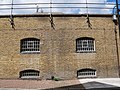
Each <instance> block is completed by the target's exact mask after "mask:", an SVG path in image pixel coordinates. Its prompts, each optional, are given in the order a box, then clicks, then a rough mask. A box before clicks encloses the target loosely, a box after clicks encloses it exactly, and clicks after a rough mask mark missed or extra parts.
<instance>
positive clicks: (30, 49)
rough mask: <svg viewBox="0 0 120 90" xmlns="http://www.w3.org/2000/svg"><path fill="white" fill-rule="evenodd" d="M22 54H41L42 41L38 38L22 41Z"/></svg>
mask: <svg viewBox="0 0 120 90" xmlns="http://www.w3.org/2000/svg"><path fill="white" fill-rule="evenodd" d="M21 53H40V40H39V39H36V38H26V39H22V40H21Z"/></svg>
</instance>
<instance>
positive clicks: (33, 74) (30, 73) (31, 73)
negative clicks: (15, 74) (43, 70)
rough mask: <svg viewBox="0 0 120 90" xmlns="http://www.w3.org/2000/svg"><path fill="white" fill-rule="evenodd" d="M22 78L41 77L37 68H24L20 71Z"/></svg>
mask: <svg viewBox="0 0 120 90" xmlns="http://www.w3.org/2000/svg"><path fill="white" fill-rule="evenodd" d="M19 75H20V78H28V79H34V78H39V71H37V70H30V69H29V70H24V71H21V72H20V73H19Z"/></svg>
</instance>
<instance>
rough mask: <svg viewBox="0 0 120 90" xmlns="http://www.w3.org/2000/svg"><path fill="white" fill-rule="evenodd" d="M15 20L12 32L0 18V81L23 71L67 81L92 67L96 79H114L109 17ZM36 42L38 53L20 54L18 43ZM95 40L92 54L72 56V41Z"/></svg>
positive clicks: (111, 23) (111, 26) (73, 42)
mask: <svg viewBox="0 0 120 90" xmlns="http://www.w3.org/2000/svg"><path fill="white" fill-rule="evenodd" d="M53 20H54V24H55V25H54V28H55V29H53V28H51V24H50V18H49V17H15V18H14V23H15V30H14V29H12V28H11V25H10V22H9V18H7V17H6V18H0V78H19V72H20V71H22V70H27V69H34V70H38V71H40V78H44V79H46V78H50V77H51V76H53V75H54V76H57V77H60V78H66V79H71V78H75V77H76V76H77V70H80V69H83V68H92V69H96V70H97V77H118V64H117V54H116V42H115V33H114V23H113V21H112V17H90V22H91V25H92V26H91V27H92V28H89V27H88V24H87V23H86V21H87V20H86V17H72V16H71V17H54V18H53ZM30 37H34V38H38V39H40V54H21V53H20V40H21V39H24V38H30ZM80 37H92V38H94V39H95V48H96V52H95V53H76V39H77V38H80Z"/></svg>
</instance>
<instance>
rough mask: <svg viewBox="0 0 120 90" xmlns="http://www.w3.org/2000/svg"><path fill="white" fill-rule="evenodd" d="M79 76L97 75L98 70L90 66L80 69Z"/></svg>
mask: <svg viewBox="0 0 120 90" xmlns="http://www.w3.org/2000/svg"><path fill="white" fill-rule="evenodd" d="M77 77H78V78H81V77H96V70H95V69H90V68H85V69H80V70H78V71H77Z"/></svg>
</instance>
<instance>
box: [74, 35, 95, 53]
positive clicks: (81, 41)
mask: <svg viewBox="0 0 120 90" xmlns="http://www.w3.org/2000/svg"><path fill="white" fill-rule="evenodd" d="M94 51H95V40H94V39H93V38H88V37H82V38H78V39H76V52H80V53H82V52H94Z"/></svg>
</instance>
